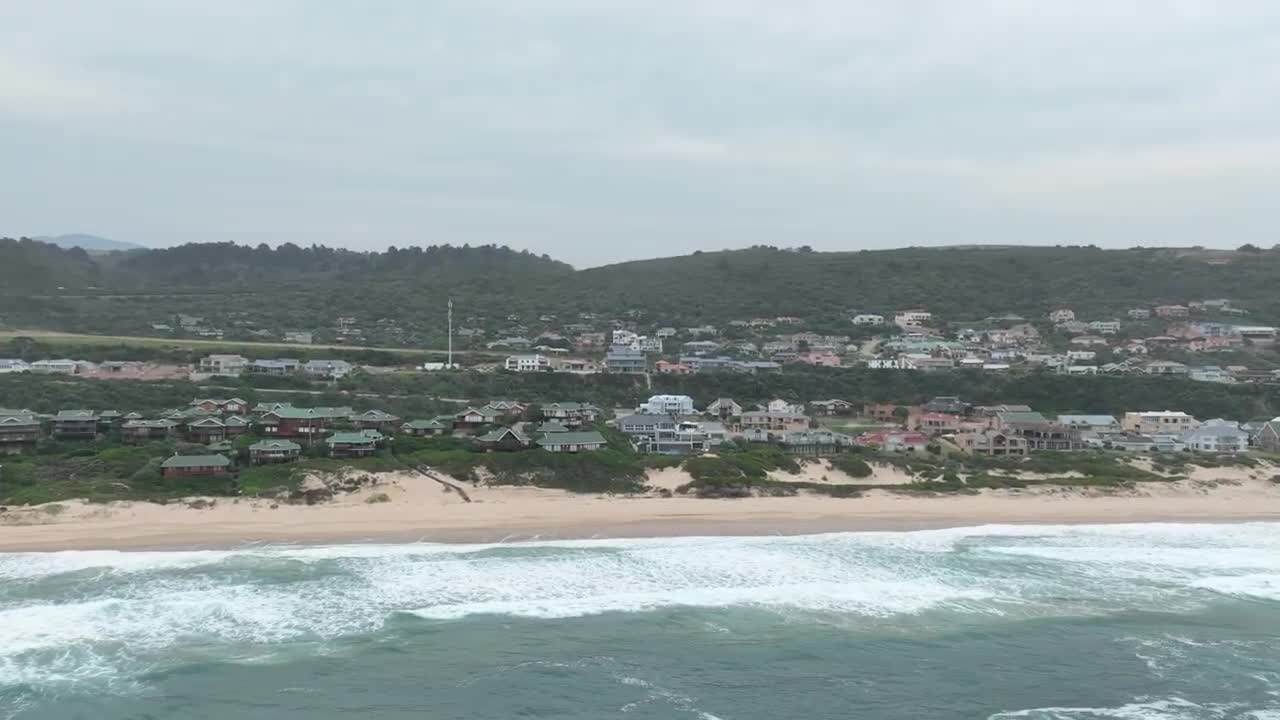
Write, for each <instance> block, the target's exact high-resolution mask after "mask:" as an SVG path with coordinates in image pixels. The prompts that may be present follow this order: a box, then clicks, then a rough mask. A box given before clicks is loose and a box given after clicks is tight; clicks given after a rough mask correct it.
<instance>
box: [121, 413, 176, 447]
mask: <svg viewBox="0 0 1280 720" xmlns="http://www.w3.org/2000/svg"><path fill="white" fill-rule="evenodd" d="M177 429H178V423H176V422H174V421H172V420H167V419H162V420H140V419H139V420H126V421H125V423H124V425H121V426H120V441H121V442H123V443H126V444H129V445H136V444H138V443H145V442H151V441H152V440H165V439H168V438H170V437H173V435H174V434H175V433H176V432H177Z"/></svg>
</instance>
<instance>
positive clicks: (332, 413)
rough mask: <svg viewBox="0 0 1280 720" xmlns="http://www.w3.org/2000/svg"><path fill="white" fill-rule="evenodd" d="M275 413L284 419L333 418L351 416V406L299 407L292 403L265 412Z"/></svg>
mask: <svg viewBox="0 0 1280 720" xmlns="http://www.w3.org/2000/svg"><path fill="white" fill-rule="evenodd" d="M267 414H268V415H275V416H276V417H278V418H282V419H286V420H311V419H334V418H345V417H350V416H351V408H349V407H314V408H299V407H294V406H292V405H284V406H283V407H278V408H276V409H274V410H272V411H270V412H268V413H267Z"/></svg>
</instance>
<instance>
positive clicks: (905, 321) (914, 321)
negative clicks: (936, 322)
mask: <svg viewBox="0 0 1280 720" xmlns="http://www.w3.org/2000/svg"><path fill="white" fill-rule="evenodd" d="M930 320H933V313H931V312H928V311H926V310H899V311H898V312H896V313H894V314H893V324H894V325H897V326H898V327H900V328H919V327H924V326H925V325H928V324H929V321H930Z"/></svg>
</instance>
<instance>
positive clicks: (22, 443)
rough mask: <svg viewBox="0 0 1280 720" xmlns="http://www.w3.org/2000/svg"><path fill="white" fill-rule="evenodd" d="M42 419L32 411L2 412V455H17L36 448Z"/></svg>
mask: <svg viewBox="0 0 1280 720" xmlns="http://www.w3.org/2000/svg"><path fill="white" fill-rule="evenodd" d="M39 440H40V419H39V418H37V417H36V415H35V413H33V412H31V411H30V410H0V453H3V454H7V455H8V454H15V453H20V452H22V451H23V450H28V449H30V448H33V447H35V445H36V443H37V442H38V441H39Z"/></svg>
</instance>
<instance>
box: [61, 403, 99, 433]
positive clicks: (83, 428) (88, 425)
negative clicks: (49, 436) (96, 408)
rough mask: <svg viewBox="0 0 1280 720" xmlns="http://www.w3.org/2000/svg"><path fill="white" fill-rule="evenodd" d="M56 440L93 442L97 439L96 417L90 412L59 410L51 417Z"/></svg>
mask: <svg viewBox="0 0 1280 720" xmlns="http://www.w3.org/2000/svg"><path fill="white" fill-rule="evenodd" d="M53 437H54V438H55V439H57V440H93V439H94V438H96V437H98V416H97V415H96V414H94V412H93V411H92V410H59V411H58V414H57V415H55V416H54V417H53Z"/></svg>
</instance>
